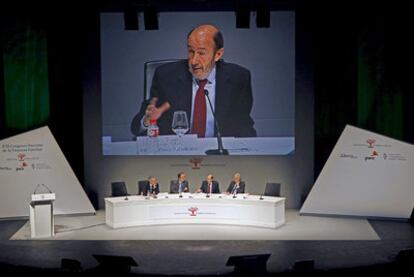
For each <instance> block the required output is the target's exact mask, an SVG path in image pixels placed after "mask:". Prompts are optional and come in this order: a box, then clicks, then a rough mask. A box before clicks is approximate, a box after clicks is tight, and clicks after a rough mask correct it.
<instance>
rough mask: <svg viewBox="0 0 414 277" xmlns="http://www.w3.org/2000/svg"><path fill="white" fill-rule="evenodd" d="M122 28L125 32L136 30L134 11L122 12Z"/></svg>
mask: <svg viewBox="0 0 414 277" xmlns="http://www.w3.org/2000/svg"><path fill="white" fill-rule="evenodd" d="M124 28H125V30H127V31H137V30H138V13H137V11H134V10H126V11H124Z"/></svg>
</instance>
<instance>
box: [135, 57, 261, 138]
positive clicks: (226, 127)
mask: <svg viewBox="0 0 414 277" xmlns="http://www.w3.org/2000/svg"><path fill="white" fill-rule="evenodd" d="M152 97H158V102H157V105H161V104H163V103H164V102H166V101H168V102H169V103H170V105H171V107H170V109H169V110H168V111H167V112H165V113H164V114H163V115H162V116H161V117H160V118H159V119H158V122H157V124H158V126H159V128H160V134H161V135H168V134H174V133H173V131H172V130H171V124H172V119H173V114H174V111H177V110H184V111H186V112H187V118H188V121H189V124H190V121H191V105H192V75H191V73H190V72H189V71H188V63H187V60H182V61H178V62H172V63H168V64H165V65H162V66H160V67H158V68H157V69H156V71H155V73H154V78H153V80H152V86H151V98H152ZM147 105H148V100H147V101H144V102H143V103H142V106H141V111H140V112H139V113H138V114H137V115H136V116H135V117H134V119H133V120H132V123H131V131H132V133H133V134H135V135H137V136H138V135H143V134H142V133H141V134H140V133H139V130H140V125H141V119H142V118H143V116H144V114H145V108H146V106H147ZM252 105H253V96H252V89H251V80H250V72H249V71H248V70H247V69H245V68H243V67H241V66H239V65H236V64H231V63H226V62H224V61H221V60H220V61H219V62H217V63H216V97H215V104H214V109H215V113H216V116H217V121H218V123H219V126H220V131H221V135H222V136H235V137H255V136H256V130H255V129H254V127H253V125H254V121H253V119H252V118H251V117H250V112H251V110H252ZM190 127H191V126H190ZM215 134H217V130H215Z"/></svg>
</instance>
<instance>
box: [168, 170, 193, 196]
mask: <svg viewBox="0 0 414 277" xmlns="http://www.w3.org/2000/svg"><path fill="white" fill-rule="evenodd" d="M177 177H178V179H177V180H174V181H171V184H170V193H182V192H189V187H188V181H187V180H186V178H187V177H186V176H185V173H184V172H180V173H178V174H177Z"/></svg>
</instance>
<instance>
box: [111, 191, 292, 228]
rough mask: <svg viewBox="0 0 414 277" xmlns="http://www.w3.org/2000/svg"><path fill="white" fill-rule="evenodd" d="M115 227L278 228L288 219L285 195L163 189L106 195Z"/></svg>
mask: <svg viewBox="0 0 414 277" xmlns="http://www.w3.org/2000/svg"><path fill="white" fill-rule="evenodd" d="M105 220H106V224H107V225H108V226H110V227H112V228H122V227H131V226H148V225H163V224H218V225H244V226H255V227H264V228H277V227H279V226H281V225H283V224H284V223H285V198H283V197H272V196H259V195H249V194H237V195H235V196H233V195H226V194H211V195H208V196H207V195H206V194H204V193H194V194H191V193H183V194H182V195H181V197H180V195H178V194H168V193H160V194H158V195H157V197H156V198H154V197H148V196H142V195H132V196H127V197H126V196H120V197H108V198H105Z"/></svg>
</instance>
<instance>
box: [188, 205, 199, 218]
mask: <svg viewBox="0 0 414 277" xmlns="http://www.w3.org/2000/svg"><path fill="white" fill-rule="evenodd" d="M188 211H189V212H190V216H196V215H197V211H198V208H197V207H191V208H188Z"/></svg>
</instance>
